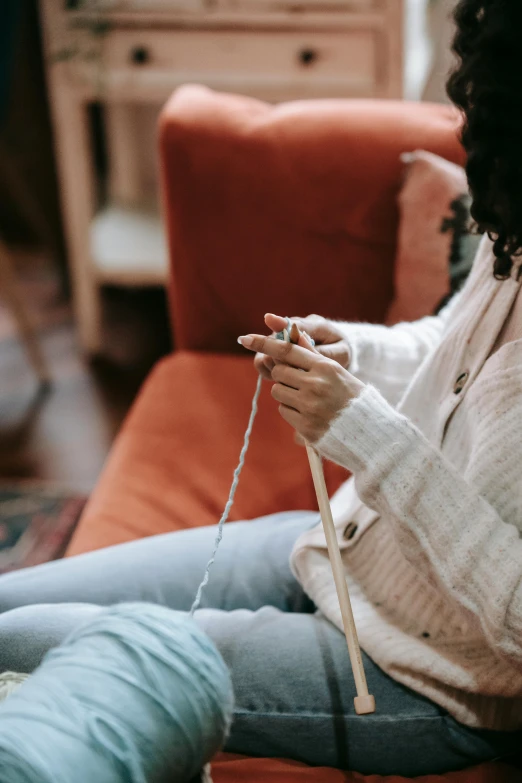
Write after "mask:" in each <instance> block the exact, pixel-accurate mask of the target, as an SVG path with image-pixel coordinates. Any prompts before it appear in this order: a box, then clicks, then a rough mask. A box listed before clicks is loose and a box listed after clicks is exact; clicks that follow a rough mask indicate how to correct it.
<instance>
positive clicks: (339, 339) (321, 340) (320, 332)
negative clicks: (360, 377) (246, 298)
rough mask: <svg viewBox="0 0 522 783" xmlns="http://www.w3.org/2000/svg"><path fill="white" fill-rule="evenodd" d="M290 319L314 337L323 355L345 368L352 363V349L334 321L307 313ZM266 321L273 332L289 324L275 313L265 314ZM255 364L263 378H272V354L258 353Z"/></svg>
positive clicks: (316, 345)
mask: <svg viewBox="0 0 522 783" xmlns="http://www.w3.org/2000/svg"><path fill="white" fill-rule="evenodd" d="M290 320H291V321H293V322H294V323H295V324H296V326H297V327H298V329H299V331H300V332H303V331H304V332H306V333H307V334H309V335H310V337H312V339H313V340H314V342H315V347H316V348H317V351H318V352H319V353H320V354H321V355H322V356H326V357H327V358H328V359H333V360H334V361H335V362H338V364H340V365H341V367H344V368H345V369H346V368H347V367H348V365H349V364H350V349H349V347H348V343H347V342H346V340H345V339H344V338H343V335H342V332H341V331H340V329H338V328H337V326H336V325H335V323H334V322H333V321H327V319H326V318H323V317H322V316H320V315H307V316H306V318H291V319H290ZM265 323H266V325H267V326H268V328H269V329H271V331H272V333H275V332H281V331H282V330H283V329H286V326H287V320H286V318H282V317H281V316H280V315H274V314H273V313H267V314H266V315H265ZM254 365H255V367H256V369H257V371H258V372H259V373H260V374H261V375H262V376H263V378H266V379H267V380H271V379H272V376H271V372H272V369H273V367H274V361H273V359H272V357H271V356H267V355H266V354H263V353H258V354H257V355H256V357H255V359H254Z"/></svg>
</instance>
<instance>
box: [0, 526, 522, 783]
mask: <svg viewBox="0 0 522 783" xmlns="http://www.w3.org/2000/svg"><path fill="white" fill-rule="evenodd" d="M316 522H317V515H316V514H313V513H311V512H295V513H287V514H277V515H274V516H270V517H265V518H262V519H259V520H256V521H255V522H239V523H234V524H229V525H227V527H226V529H225V534H224V538H223V543H222V546H221V548H220V550H219V553H218V556H217V559H216V562H215V565H214V568H213V570H212V572H211V577H210V582H209V585H208V587H207V588H206V590H205V592H204V594H203V602H202V608H201V609H200V610H198V612H197V613H196V619H197V622H198V623H200V624H201V626H203V628H204V629H205V631H206V632H207V633H208V634H209V635H210V636H211V637H212V639H213V640H214V642H215V643H216V645H217V647H218V648H219V650H220V651H221V654H222V655H223V657H224V659H225V661H226V662H227V664H228V666H229V667H230V671H231V673H232V680H233V685H234V691H235V697H236V708H235V715H234V721H233V726H232V731H231V734H230V737H229V740H228V743H227V747H226V750H228V751H231V752H237V753H245V754H249V755H253V756H285V757H290V758H293V759H297V760H300V761H304V762H307V763H308V764H312V765H320V766H334V767H339V768H342V769H351V770H356V771H359V772H363V773H375V774H381V775H382V774H392V773H396V774H401V775H405V776H416V775H423V774H429V773H442V772H445V771H448V770H453V769H459V768H462V767H466V766H469V765H472V764H475V763H478V762H480V761H483V760H489V759H492V758H495V757H499V756H502V755H503V754H506V753H509V752H513V751H514V750H515V748H517V747H518V746H519V745H520V735H514V734H504V733H500V732H491V731H473V730H471V729H468V728H466V727H465V726H462V725H460V724H458V723H457V722H456V721H455V720H454V719H453V718H451V717H450V716H449V715H448V714H447V713H446V712H445V711H444V710H443V709H441V708H440V707H438V706H437V705H436V704H433V703H432V702H430V701H429V700H428V699H426V698H424V697H423V696H420V695H419V694H417V693H414V692H413V691H410V690H408V689H407V688H405V687H404V686H402V685H400V684H399V683H397V682H395V681H394V680H392V679H391V678H390V677H388V676H387V675H386V674H384V672H383V671H381V669H379V668H378V667H377V666H376V665H375V664H374V663H373V662H372V661H371V659H370V658H368V657H367V656H365V658H364V663H365V668H366V674H367V678H368V684H369V687H370V692H371V693H373V694H374V695H375V696H376V700H377V712H376V713H375V714H374V715H365V716H357V715H355V713H354V708H353V697H354V695H355V694H354V684H353V678H352V673H351V669H350V663H349V659H348V653H347V650H346V642H345V639H344V636H343V634H342V633H341V632H340V631H339V630H338V629H337V628H335V627H334V626H333V625H331V623H329V622H328V621H327V620H326V619H325V618H324V617H322V616H321V615H320V614H319V613H316V612H315V607H314V605H313V603H312V601H311V600H310V599H309V598H308V596H307V595H306V594H305V593H304V592H303V590H302V588H301V587H300V585H299V584H298V582H297V581H296V580H295V578H294V577H293V576H292V574H291V572H290V569H289V565H288V559H289V555H290V552H291V549H292V546H293V544H294V541H295V540H296V538H297V537H298V536H299V534H300V533H301V532H303V531H304V530H306V529H307V528H310V527H311V526H312V525H314V524H316ZM214 536H215V529H214V528H194V529H190V530H183V531H180V532H177V533H171V534H168V535H163V536H155V537H152V538H146V539H143V540H141V541H136V542H132V543H130V544H123V545H121V546H116V547H111V548H109V549H105V550H101V551H98V552H93V553H91V554H86V555H81V556H79V557H75V558H71V559H68V560H61V561H58V562H55V563H49V564H46V565H43V566H38V567H36V568H30V569H26V570H23V571H17V572H14V573H12V574H8V575H6V576H3V577H0V612H1V614H0V671H4V670H7V669H11V670H15V671H26V672H28V671H32V670H33V669H34V668H35V667H36V666H37V665H38V663H39V662H40V660H41V659H42V656H43V655H44V654H45V652H46V651H47V650H48V649H49V648H50V647H53V646H55V645H57V644H59V643H60V642H61V640H62V639H63V638H64V637H65V636H66V635H67V634H68V633H69V632H70V631H71V630H72V629H73V628H74V627H75V626H76V625H78V624H79V623H82V622H85V621H86V620H87V619H88V618H89V617H92V616H93V614H95V613H96V612H97V611H99V609H98V607H99V606H100V605H107V604H113V603H118V602H121V601H129V600H130V601H149V602H153V603H159V604H165V605H167V606H170V607H172V608H175V609H179V610H188V609H189V607H190V605H191V603H192V601H193V598H194V595H195V592H196V589H197V586H198V584H199V582H200V580H201V578H202V574H203V572H204V568H205V564H206V561H207V559H208V557H209V554H210V551H211V548H212V544H213V541H214Z"/></svg>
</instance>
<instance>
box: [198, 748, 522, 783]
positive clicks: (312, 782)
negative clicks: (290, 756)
mask: <svg viewBox="0 0 522 783" xmlns="http://www.w3.org/2000/svg"><path fill="white" fill-rule="evenodd" d="M521 778H522V775H521V773H520V771H517V770H516V769H513V768H512V767H508V766H506V765H504V764H481V765H480V766H478V767H473V768H472V769H468V770H463V771H461V772H451V773H449V774H446V775H423V776H422V777H420V778H415V780H416V781H417V782H418V783H520V780H521ZM212 779H213V781H214V783H408V780H409V781H411V778H409V779H407V778H401V777H398V776H397V775H386V776H385V777H382V776H381V775H359V774H358V773H357V772H341V771H340V770H336V769H328V768H327V767H321V768H319V767H306V766H305V765H304V764H299V763H298V762H296V761H287V760H284V759H249V758H245V757H241V756H233V755H229V754H225V753H224V754H222V755H221V756H220V757H219V758H218V759H216V760H215V761H214V763H213V764H212Z"/></svg>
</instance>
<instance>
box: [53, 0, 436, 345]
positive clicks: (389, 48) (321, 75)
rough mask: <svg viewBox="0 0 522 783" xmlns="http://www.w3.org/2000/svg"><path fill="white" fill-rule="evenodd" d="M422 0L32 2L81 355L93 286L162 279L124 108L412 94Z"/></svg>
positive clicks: (151, 213)
mask: <svg viewBox="0 0 522 783" xmlns="http://www.w3.org/2000/svg"><path fill="white" fill-rule="evenodd" d="M427 1H428V0H40V5H41V18H42V25H43V29H44V41H45V51H46V59H47V72H48V85H49V92H50V99H51V106H52V112H53V121H54V129H55V140H56V148H57V159H58V165H59V175H60V181H61V192H62V204H63V213H64V223H65V227H66V233H67V241H68V249H69V260H70V268H71V274H72V282H73V291H74V299H75V307H76V316H77V323H78V327H79V335H80V341H81V345H82V347H83V349H84V350H85V351H86V352H88V353H97V352H99V351H101V350H102V349H103V334H102V319H101V307H100V287H101V286H102V285H104V284H108V283H111V284H117V285H127V286H136V285H157V284H162V283H163V282H164V280H165V276H166V251H165V246H164V241H163V232H162V230H161V224H160V220H159V217H158V213H157V209H156V208H155V204H154V203H150V202H151V200H150V198H148V197H147V193H146V188H144V187H143V178H144V177H143V167H144V164H143V160H142V162H141V163H140V155H141V156H142V153H143V151H144V148H146V147H149V148H150V149H149V151H148V155H149V159H153V152H152V150H153V147H154V137H153V134H150V135H149V136H146V137H145V138H144V137H140V136H139V132H138V130H139V122H138V120H137V114H136V112H137V111H138V109H139V108H140V107H141V108H143V107H145V108H146V109H147V107H148V111H149V114H150V112H156V111H157V110H158V109H159V107H160V106H161V104H162V103H163V102H164V101H165V100H166V98H167V97H168V96H169V95H170V93H171V92H172V91H173V90H174V89H175V88H176V87H177V86H178V85H181V84H183V83H186V82H193V83H194V82H198V83H202V84H206V85H208V86H210V87H213V88H215V89H217V90H225V91H230V92H238V93H244V94H248V95H252V96H255V97H259V98H262V99H264V100H267V101H274V102H275V101H282V100H290V99H294V98H328V97H380V98H401V97H403V96H406V97H411V98H418V97H419V94H420V91H421V89H422V86H423V83H424V81H423V80H424V77H425V74H426V72H427V69H428V66H429V46H427V44H426V40H425V37H424V18H425V7H426V4H427ZM406 11H407V13H406ZM93 104H95V105H96V106H97V107H98V109H97V115H96V116H97V117H98V137H99V134H100V121H99V120H100V117H101V118H102V120H103V122H102V123H101V127H102V133H103V135H104V137H105V139H106V149H107V151H108V156H107V157H108V160H109V166H108V175H107V182H106V183H105V185H104V187H100V182H99V181H98V180H99V177H97V176H96V172H95V167H94V165H93V149H92V147H93V144H92V110H91V109H90V107H92V105H93ZM100 106H102V107H103V110H102V111H100V109H99V107H100ZM142 157H143V156H142ZM145 157H147V156H145ZM145 179H146V177H145ZM153 201H154V199H152V202H153Z"/></svg>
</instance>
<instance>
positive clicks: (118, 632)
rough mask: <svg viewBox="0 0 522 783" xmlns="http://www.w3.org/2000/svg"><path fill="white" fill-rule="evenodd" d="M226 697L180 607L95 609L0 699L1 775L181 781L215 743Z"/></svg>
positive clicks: (216, 668) (227, 712) (222, 670)
mask: <svg viewBox="0 0 522 783" xmlns="http://www.w3.org/2000/svg"><path fill="white" fill-rule="evenodd" d="M232 704H233V696H232V685H231V681H230V675H229V673H228V670H227V667H226V666H225V663H224V661H223V659H222V658H221V656H220V654H219V652H218V651H217V649H216V647H215V646H214V644H213V643H212V641H211V640H210V639H209V638H208V637H207V635H206V634H205V633H204V632H203V631H202V630H201V629H200V628H199V627H198V626H197V625H196V623H194V621H193V620H192V619H191V618H190V617H189V616H188V615H187V614H185V613H181V612H175V611H173V610H170V609H166V608H164V607H161V606H153V605H149V604H122V605H120V606H116V607H113V608H109V609H103V610H101V611H100V614H99V615H97V617H96V618H95V619H94V620H92V621H90V622H89V623H87V624H86V625H85V626H83V627H81V628H79V629H78V630H76V631H75V632H73V633H72V634H71V635H70V636H69V637H68V639H67V640H66V641H65V642H64V643H63V645H62V646H60V647H58V648H56V649H54V650H52V651H50V652H49V653H48V654H47V655H46V657H45V659H44V662H43V663H42V665H41V667H39V669H37V671H36V672H35V673H34V674H33V675H32V676H31V677H30V678H29V679H28V680H27V681H26V682H25V683H24V684H23V685H22V686H21V687H20V688H19V689H18V690H17V691H16V692H15V693H14V694H13V695H12V696H10V697H9V699H7V701H5V702H4V703H3V704H2V705H1V706H0V781H2V783H183V782H184V781H188V780H190V779H191V777H193V776H194V775H195V774H196V773H197V772H198V771H199V770H200V769H201V767H202V766H203V765H204V764H205V763H206V762H207V761H208V760H209V759H210V758H211V757H212V756H213V755H214V753H215V752H216V751H217V750H219V749H220V748H221V747H222V745H223V742H224V739H225V737H226V734H227V732H228V728H229V725H230V721H231V714H232Z"/></svg>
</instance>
